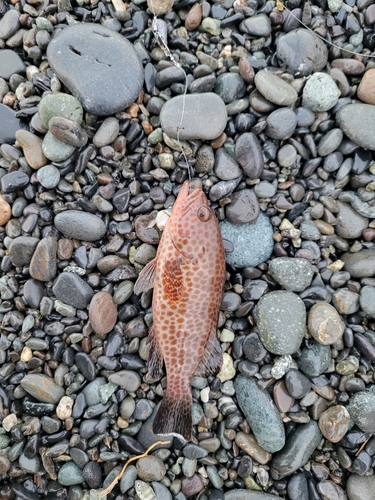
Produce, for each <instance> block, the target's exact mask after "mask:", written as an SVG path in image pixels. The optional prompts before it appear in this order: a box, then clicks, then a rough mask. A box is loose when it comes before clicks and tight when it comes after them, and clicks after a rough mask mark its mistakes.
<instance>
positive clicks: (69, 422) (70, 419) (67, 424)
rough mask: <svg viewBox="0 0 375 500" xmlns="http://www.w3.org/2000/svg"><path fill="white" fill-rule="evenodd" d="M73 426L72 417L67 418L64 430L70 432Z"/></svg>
mask: <svg viewBox="0 0 375 500" xmlns="http://www.w3.org/2000/svg"><path fill="white" fill-rule="evenodd" d="M73 426H74V418H73V417H68V418H67V419H65V429H66V430H67V431H70V430H71V429H73Z"/></svg>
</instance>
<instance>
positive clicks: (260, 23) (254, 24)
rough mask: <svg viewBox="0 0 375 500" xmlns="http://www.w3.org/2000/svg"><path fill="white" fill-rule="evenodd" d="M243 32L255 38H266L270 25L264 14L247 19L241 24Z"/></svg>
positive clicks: (269, 31)
mask: <svg viewBox="0 0 375 500" xmlns="http://www.w3.org/2000/svg"><path fill="white" fill-rule="evenodd" d="M241 28H242V30H243V31H245V32H246V33H248V34H249V35H252V36H255V37H268V36H269V35H270V33H271V23H270V19H269V17H267V16H266V15H265V14H259V15H257V16H252V17H248V18H247V19H245V20H244V21H243V22H242V23H241Z"/></svg>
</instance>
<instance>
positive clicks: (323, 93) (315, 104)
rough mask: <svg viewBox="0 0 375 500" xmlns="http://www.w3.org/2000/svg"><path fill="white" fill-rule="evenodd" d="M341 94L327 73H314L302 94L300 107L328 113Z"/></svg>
mask: <svg viewBox="0 0 375 500" xmlns="http://www.w3.org/2000/svg"><path fill="white" fill-rule="evenodd" d="M340 95H341V93H340V91H339V89H338V87H337V85H336V83H335V81H334V80H333V78H332V77H330V76H329V75H327V73H319V72H317V73H314V74H313V75H312V76H311V77H310V78H309V80H307V82H306V84H305V87H304V89H303V92H302V105H303V106H304V107H306V108H308V109H311V111H328V110H329V109H331V108H333V106H335V104H336V103H337V101H338V100H339V97H340Z"/></svg>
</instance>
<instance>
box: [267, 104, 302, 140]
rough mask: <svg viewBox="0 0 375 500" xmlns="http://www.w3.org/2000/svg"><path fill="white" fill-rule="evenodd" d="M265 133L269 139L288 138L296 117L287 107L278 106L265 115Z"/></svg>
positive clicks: (293, 128) (294, 126) (295, 122)
mask: <svg viewBox="0 0 375 500" xmlns="http://www.w3.org/2000/svg"><path fill="white" fill-rule="evenodd" d="M266 122H267V129H266V132H267V135H268V137H270V138H271V139H282V140H285V139H288V138H289V137H291V136H292V135H293V132H294V130H295V128H296V126H297V117H296V114H295V113H294V111H292V110H291V109H289V108H279V109H276V110H275V111H272V113H271V114H269V115H268V117H267V120H266Z"/></svg>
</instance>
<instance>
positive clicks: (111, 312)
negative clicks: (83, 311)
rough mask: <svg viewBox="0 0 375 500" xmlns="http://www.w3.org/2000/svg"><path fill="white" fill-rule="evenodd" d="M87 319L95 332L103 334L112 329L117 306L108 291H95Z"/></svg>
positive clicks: (115, 319)
mask: <svg viewBox="0 0 375 500" xmlns="http://www.w3.org/2000/svg"><path fill="white" fill-rule="evenodd" d="M89 319H90V323H91V326H92V328H93V330H94V332H96V333H100V334H105V333H108V332H110V331H111V330H112V328H113V327H114V326H115V324H116V321H117V307H116V306H115V304H114V303H113V300H112V296H111V294H109V293H108V292H98V293H96V294H95V295H94V296H93V298H92V300H91V303H90V308H89Z"/></svg>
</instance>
